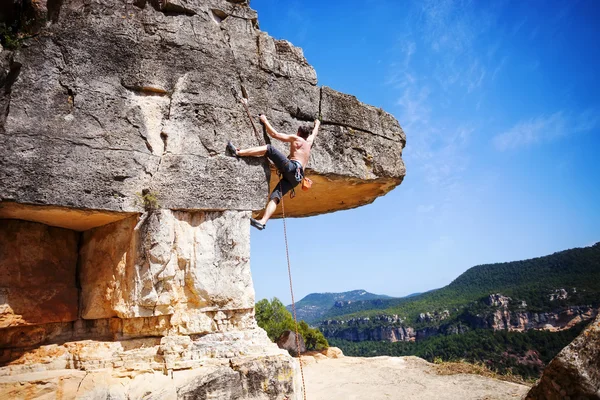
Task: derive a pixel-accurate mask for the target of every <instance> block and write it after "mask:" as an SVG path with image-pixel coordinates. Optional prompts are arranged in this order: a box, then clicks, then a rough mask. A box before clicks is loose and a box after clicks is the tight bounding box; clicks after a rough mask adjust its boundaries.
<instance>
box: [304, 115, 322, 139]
mask: <svg viewBox="0 0 600 400" xmlns="http://www.w3.org/2000/svg"><path fill="white" fill-rule="evenodd" d="M320 126H321V121H320V120H318V119H315V127H314V128H313V131H312V133H311V134H310V136H309V137H308V139H306V140H307V141H308V142H310V143H311V144H312V143H313V142H314V141H315V139H316V138H317V134H318V133H319V127H320Z"/></svg>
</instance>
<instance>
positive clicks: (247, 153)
mask: <svg viewBox="0 0 600 400" xmlns="http://www.w3.org/2000/svg"><path fill="white" fill-rule="evenodd" d="M260 121H261V122H262V123H263V124H265V127H266V128H267V133H268V134H269V136H271V137H272V138H273V139H277V140H281V141H282V142H288V143H289V144H290V155H289V157H286V156H285V155H284V154H282V153H281V152H280V151H279V150H277V149H276V148H275V147H273V146H271V145H270V144H268V145H266V146H259V147H252V148H250V149H245V150H239V149H237V148H236V147H235V146H234V145H233V144H232V143H231V142H229V143H227V150H228V151H229V152H231V153H232V154H233V155H235V156H238V157H262V156H264V155H266V156H267V157H268V158H269V160H271V161H273V164H275V166H276V167H277V169H278V170H279V171H280V172H281V174H282V178H281V180H280V181H279V183H278V184H277V186H275V189H273V192H272V193H271V196H270V197H269V202H268V203H267V207H266V209H265V213H264V215H263V217H262V218H261V219H260V220H259V221H257V220H255V219H254V218H250V224H251V225H252V226H253V227H255V228H257V229H258V230H263V229H265V227H266V224H267V221H268V220H269V218H271V216H272V215H273V213H274V212H275V210H276V209H277V204H279V201H280V200H281V198H282V197H283V196H285V194H286V193H287V192H289V191H290V190H292V189H293V188H294V187H296V186H297V185H298V184H299V183H300V182H302V178H304V168H305V167H306V165H307V164H308V158H309V156H310V148H311V147H312V145H313V143H314V141H315V138H316V137H317V133H318V132H319V126H320V125H321V121H319V120H315V126H314V128H313V130H312V132H311V130H310V128H309V127H307V126H301V127H299V128H298V132H297V133H296V134H295V135H286V134H285V133H279V132H277V131H276V130H275V129H273V127H272V126H271V124H270V123H269V121H268V120H267V117H266V116H264V115H261V116H260Z"/></svg>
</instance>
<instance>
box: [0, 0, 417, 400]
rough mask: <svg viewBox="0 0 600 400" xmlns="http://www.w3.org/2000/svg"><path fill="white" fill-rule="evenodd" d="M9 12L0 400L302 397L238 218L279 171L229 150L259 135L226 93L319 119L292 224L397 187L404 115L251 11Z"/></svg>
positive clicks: (3, 65) (0, 109) (270, 109)
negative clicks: (259, 312) (264, 320)
mask: <svg viewBox="0 0 600 400" xmlns="http://www.w3.org/2000/svg"><path fill="white" fill-rule="evenodd" d="M9 3H10V4H8V3H7V4H6V5H3V6H2V9H0V23H2V24H4V26H9V27H12V28H15V29H16V30H17V33H16V35H15V37H14V38H13V39H14V40H13V41H12V42H13V45H14V43H17V46H13V47H11V48H8V47H7V48H2V47H0V398H22V397H27V398H82V399H107V398H111V399H130V398H148V399H150V398H156V399H158V398H161V399H163V398H165V399H176V398H177V399H183V398H207V399H208V398H231V399H266V398H269V399H284V398H286V399H292V398H298V397H299V396H301V395H302V388H301V386H300V380H299V374H298V362H297V360H294V359H293V358H292V357H290V356H289V355H288V354H287V352H285V351H284V350H281V349H279V348H277V346H276V345H275V344H273V343H271V342H270V341H269V340H268V338H267V336H266V334H265V333H264V332H263V331H262V330H261V329H260V328H258V327H257V325H256V321H255V319H254V290H253V284H252V277H251V273H250V231H249V229H250V227H249V221H248V220H249V217H250V216H251V215H253V214H254V215H257V214H260V213H261V211H262V208H263V207H264V204H265V200H266V198H267V195H268V193H269V191H270V189H271V188H272V187H273V186H274V185H275V184H276V182H277V177H276V174H274V173H273V171H272V169H271V167H270V166H269V164H268V162H267V161H266V160H265V159H262V158H256V159H236V158H233V157H229V156H227V155H225V145H226V143H227V141H228V140H232V141H233V142H234V143H235V144H236V145H237V146H239V147H249V146H256V145H259V144H265V143H268V142H269V138H268V137H267V136H266V135H264V132H263V133H261V135H259V137H257V136H255V135H254V133H253V131H252V125H251V123H250V121H249V120H248V117H247V115H246V113H245V111H244V108H243V106H242V105H241V103H240V102H239V99H238V97H239V96H240V95H242V96H247V97H248V100H249V104H250V108H251V112H252V114H253V115H256V114H258V113H265V114H266V115H267V116H268V117H269V119H270V120H271V122H272V123H273V125H274V126H275V128H276V129H277V130H280V131H282V132H286V133H294V132H295V131H296V130H297V128H298V126H299V125H301V124H309V125H311V124H312V122H313V121H314V119H315V118H317V117H319V116H320V117H322V121H323V124H322V129H321V132H320V135H319V137H318V139H317V141H316V144H315V147H314V150H313V152H312V154H311V159H310V163H309V165H308V168H307V174H308V175H309V176H310V177H311V178H312V179H313V181H314V182H315V183H314V185H313V189H312V190H311V191H310V192H300V191H298V198H297V199H294V200H291V201H289V200H288V198H286V201H285V209H286V214H287V215H288V216H294V217H304V216H311V215H316V214H321V213H327V212H333V211H336V210H342V209H349V208H353V207H358V206H361V205H364V204H368V203H371V202H372V201H374V200H375V199H376V198H377V197H378V196H381V195H384V194H386V193H387V192H389V191H390V190H392V189H393V188H394V187H396V186H397V185H399V184H400V183H401V182H402V180H403V178H404V175H405V168H404V164H403V161H402V158H401V157H402V150H403V148H404V145H405V143H406V138H405V135H404V132H403V131H402V129H401V127H400V125H399V124H398V122H397V121H396V120H395V119H394V118H393V117H392V116H391V115H390V114H388V113H386V112H384V111H383V110H381V109H378V108H375V107H372V106H369V105H366V104H363V103H361V102H359V101H358V100H357V99H356V98H355V97H353V96H350V95H346V94H343V93H339V92H337V91H335V90H333V89H330V88H327V87H320V86H318V85H317V76H316V72H315V70H314V69H313V68H312V67H311V66H310V64H308V62H307V61H306V59H305V58H304V55H303V53H302V50H301V49H299V48H297V47H294V46H293V45H292V44H290V43H289V42H287V41H285V40H275V39H273V38H271V37H270V36H269V35H268V34H266V33H265V32H262V31H260V29H259V27H258V19H257V14H256V12H255V11H254V10H252V9H251V8H250V7H249V4H248V2H247V1H244V0H237V1H233V0H164V1H155V0H150V1H147V0H135V1H133V0H126V1H121V0H119V1H117V0H103V1H96V0H62V1H45V0H43V1H33V2H26V1H21V0H16V1H13V2H9ZM6 43H8V42H6V41H5V44H6ZM254 118H256V117H254ZM255 124H256V125H257V126H260V125H259V124H258V121H257V120H255ZM273 144H274V145H276V146H277V147H278V148H279V149H281V150H285V146H283V144H281V143H273ZM280 213H281V209H280V210H278V214H277V216H279V215H280ZM323 357H325V356H323ZM313 358H314V357H313ZM61 396H62V397H61Z"/></svg>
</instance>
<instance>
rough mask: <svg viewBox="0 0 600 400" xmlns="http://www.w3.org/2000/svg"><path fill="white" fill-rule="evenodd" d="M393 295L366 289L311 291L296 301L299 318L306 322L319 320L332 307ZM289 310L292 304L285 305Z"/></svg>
mask: <svg viewBox="0 0 600 400" xmlns="http://www.w3.org/2000/svg"><path fill="white" fill-rule="evenodd" d="M387 299H393V297H390V296H386V295H382V294H373V293H369V292H367V291H366V290H351V291H349V292H343V293H311V294H309V295H307V296H306V297H304V298H303V299H302V300H300V301H298V302H297V303H296V314H297V316H298V319H299V320H304V321H306V322H308V323H311V322H314V321H317V320H319V319H320V318H321V317H322V316H323V315H324V314H325V313H326V312H327V311H328V310H329V309H330V308H332V307H336V306H337V307H347V306H349V305H351V304H353V303H355V302H364V301H371V300H387ZM286 308H287V309H288V310H289V311H290V312H291V311H292V306H291V305H289V306H287V307H286Z"/></svg>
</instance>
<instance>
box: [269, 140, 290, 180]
mask: <svg viewBox="0 0 600 400" xmlns="http://www.w3.org/2000/svg"><path fill="white" fill-rule="evenodd" d="M267 157H268V158H269V160H271V161H273V164H275V166H276V167H277V169H278V170H279V171H281V173H283V172H285V166H286V165H287V164H288V163H289V162H290V160H289V159H288V158H287V157H286V156H285V154H283V153H282V152H280V151H279V150H277V149H276V148H275V147H274V146H273V145H270V144H268V145H267Z"/></svg>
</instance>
